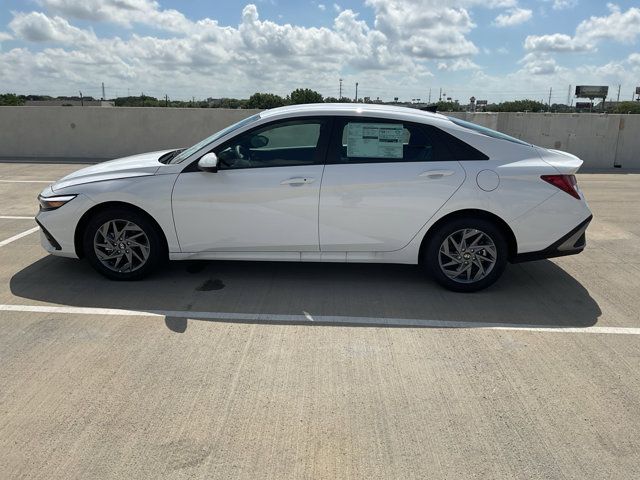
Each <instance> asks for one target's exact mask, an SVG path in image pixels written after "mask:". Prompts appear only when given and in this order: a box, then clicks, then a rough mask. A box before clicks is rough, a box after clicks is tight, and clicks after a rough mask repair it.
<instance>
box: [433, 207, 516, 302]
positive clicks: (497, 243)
mask: <svg viewBox="0 0 640 480" xmlns="http://www.w3.org/2000/svg"><path fill="white" fill-rule="evenodd" d="M465 230H470V231H471V232H469V233H470V234H473V231H478V232H479V233H484V234H485V235H486V237H488V238H489V240H490V241H492V242H493V245H494V247H495V255H493V254H489V253H487V251H486V250H478V249H476V248H468V249H466V250H464V251H465V252H466V253H463V255H462V257H461V256H460V255H457V254H454V255H453V256H454V257H456V258H453V257H451V255H449V254H447V253H443V252H441V247H442V248H443V249H444V248H445V247H444V242H445V240H446V239H448V238H450V237H451V236H452V235H453V236H454V237H452V238H453V239H454V242H455V239H456V238H457V239H460V238H461V235H463V233H460V232H464V231H465ZM486 237H480V241H479V243H478V244H483V245H484V244H488V243H489V242H487V240H486ZM475 238H477V237H471V238H470V240H471V242H470V243H473V239H475ZM449 242H451V240H449ZM465 242H466V240H465ZM458 243H460V242H458ZM453 244H454V243H449V245H453ZM487 250H490V251H491V252H493V249H487ZM450 252H453V250H450ZM476 255H478V257H476ZM482 255H487V256H491V257H493V258H494V263H493V265H492V266H491V268H488V267H487V265H489V264H490V261H489V260H482V261H481V260H480V259H485V258H486V257H483V256H482ZM508 256H509V247H508V244H507V240H506V238H505V235H504V233H503V232H502V230H501V229H500V228H499V227H498V226H497V225H496V224H495V223H493V222H491V221H489V220H485V219H482V218H473V217H462V218H455V219H452V220H451V221H449V222H446V223H444V224H443V225H441V226H439V227H438V228H437V230H435V231H434V232H433V233H431V234H430V236H429V239H428V242H427V245H426V248H425V249H424V258H423V259H422V260H423V263H424V266H425V267H426V270H427V272H428V273H429V274H430V275H431V277H432V278H433V279H434V280H435V281H436V282H438V283H439V284H440V285H442V286H443V287H445V288H447V289H449V290H453V291H455V292H477V291H478V290H482V289H484V288H487V287H488V286H490V285H492V284H493V283H495V282H496V280H498V278H500V276H501V275H502V273H503V272H504V269H505V267H506V265H507V260H508ZM448 257H449V258H448ZM441 259H442V260H441ZM448 259H449V260H451V261H449V262H448V263H444V262H446V261H447V260H448ZM456 259H457V260H456ZM465 261H466V263H465ZM454 262H461V263H459V264H454V265H452V266H450V267H448V268H450V270H448V271H449V272H450V273H451V274H452V275H455V272H452V271H453V270H455V271H456V272H457V270H456V269H458V268H460V269H463V272H464V273H462V274H460V275H459V276H458V277H457V279H453V278H451V276H449V275H447V273H445V270H446V268H445V267H444V266H442V265H441V263H442V264H443V265H445V266H446V265H448V264H452V263H454ZM467 264H471V265H468V266H467ZM477 264H479V265H477ZM485 267H487V268H485ZM481 269H482V272H480V270H481ZM479 272H480V273H479ZM483 272H488V273H486V274H484V273H483ZM482 274H484V276H481V275H482ZM467 275H469V276H470V277H471V278H470V279H469V278H467ZM476 275H478V280H475V279H474V278H475V277H476ZM480 276H481V278H480Z"/></svg>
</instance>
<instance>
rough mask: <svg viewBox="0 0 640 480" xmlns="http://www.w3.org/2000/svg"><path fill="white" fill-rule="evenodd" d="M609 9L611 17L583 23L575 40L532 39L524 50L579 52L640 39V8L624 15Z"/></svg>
mask: <svg viewBox="0 0 640 480" xmlns="http://www.w3.org/2000/svg"><path fill="white" fill-rule="evenodd" d="M607 7H608V8H609V11H610V14H609V15H606V16H603V17H595V16H592V17H590V18H588V19H587V20H583V21H582V22H580V23H579V24H578V26H577V27H576V33H575V35H574V36H573V37H571V36H570V35H566V34H564V33H554V34H551V35H539V36H538V35H529V36H528V37H527V38H526V39H525V42H524V48H525V49H526V50H529V51H543V52H576V51H586V50H595V48H596V44H597V43H598V42H600V41H603V40H612V41H616V42H620V43H633V42H634V41H635V40H636V37H638V36H639V35H640V8H637V7H632V8H629V9H628V10H627V11H625V12H623V11H621V10H620V7H618V6H617V5H614V4H611V3H609V4H607Z"/></svg>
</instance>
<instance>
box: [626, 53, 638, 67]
mask: <svg viewBox="0 0 640 480" xmlns="http://www.w3.org/2000/svg"><path fill="white" fill-rule="evenodd" d="M627 61H628V62H629V64H630V65H632V66H634V67H639V68H640V53H632V54H631V55H629V57H628V58H627Z"/></svg>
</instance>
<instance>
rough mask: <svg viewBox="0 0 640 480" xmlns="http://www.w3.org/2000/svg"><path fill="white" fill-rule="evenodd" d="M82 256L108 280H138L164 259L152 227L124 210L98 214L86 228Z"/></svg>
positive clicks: (142, 216) (135, 214)
mask: <svg viewBox="0 0 640 480" xmlns="http://www.w3.org/2000/svg"><path fill="white" fill-rule="evenodd" d="M83 247H84V254H85V256H86V257H87V259H88V260H89V262H90V263H91V265H92V266H93V268H95V269H96V270H97V271H98V272H100V273H101V274H102V275H104V276H105V277H107V278H110V279H112V280H138V279H140V278H143V277H145V276H147V275H148V274H149V273H151V272H152V271H153V270H154V269H155V268H156V267H157V266H158V264H159V263H160V262H161V260H162V259H163V258H164V251H163V243H162V241H161V238H160V235H159V233H158V231H157V229H156V227H155V225H153V223H152V222H151V221H150V220H149V219H148V218H147V217H146V216H144V215H141V214H140V213H138V212H134V211H130V210H126V209H112V210H106V211H104V212H100V213H99V214H97V215H96V216H95V217H94V218H92V219H91V220H90V221H89V223H88V224H87V228H86V229H85V232H84V237H83Z"/></svg>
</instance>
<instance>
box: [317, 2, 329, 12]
mask: <svg viewBox="0 0 640 480" xmlns="http://www.w3.org/2000/svg"><path fill="white" fill-rule="evenodd" d="M318 8H319V9H320V10H322V11H323V12H324V11H325V10H326V9H327V6H326V5H325V4H324V3H319V4H318Z"/></svg>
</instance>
